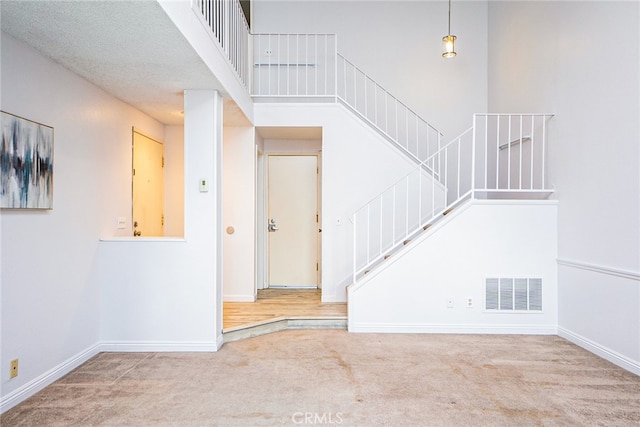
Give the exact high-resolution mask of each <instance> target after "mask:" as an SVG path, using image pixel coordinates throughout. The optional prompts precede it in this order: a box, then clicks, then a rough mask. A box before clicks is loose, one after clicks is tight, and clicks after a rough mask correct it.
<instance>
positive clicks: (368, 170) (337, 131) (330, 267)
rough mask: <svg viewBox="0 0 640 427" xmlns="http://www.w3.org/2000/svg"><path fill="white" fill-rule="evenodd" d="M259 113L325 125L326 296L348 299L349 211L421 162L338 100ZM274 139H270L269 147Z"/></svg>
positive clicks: (276, 122) (295, 123) (276, 120)
mask: <svg viewBox="0 0 640 427" xmlns="http://www.w3.org/2000/svg"><path fill="white" fill-rule="evenodd" d="M254 114H255V125H256V126H257V127H260V126H267V125H268V126H283V127H287V126H289V127H305V126H307V127H314V126H319V127H322V171H321V177H322V178H321V179H322V197H321V199H322V209H321V210H322V271H321V273H322V300H323V301H325V302H333V301H346V291H345V287H346V285H348V284H349V283H351V274H352V263H353V260H352V251H353V236H352V233H353V230H352V227H351V222H350V221H349V217H350V216H351V215H352V214H353V213H354V212H355V210H356V209H358V208H360V207H361V206H362V205H364V204H365V203H367V202H368V201H369V200H371V198H373V197H374V196H376V195H378V194H379V193H380V191H382V190H383V189H384V188H385V187H387V186H389V185H390V184H392V183H393V182H395V181H396V180H397V179H399V178H400V177H402V176H404V175H405V174H406V173H408V172H409V171H410V170H412V169H413V168H415V165H414V164H413V162H411V161H410V160H409V159H408V158H407V157H406V156H405V155H403V154H402V153H400V151H399V150H397V149H396V148H394V147H393V146H391V144H390V143H389V142H388V141H386V140H385V139H383V138H382V137H381V136H380V135H379V134H378V133H376V132H375V131H373V130H372V129H371V128H369V127H368V126H367V125H365V124H364V123H363V122H362V121H361V120H359V119H358V118H356V117H354V116H353V114H351V113H350V112H348V111H347V110H346V109H345V108H344V107H342V106H341V105H338V104H316V105H309V104H306V105H301V104H266V103H265V104H262V103H261V104H256V106H255V112H254ZM295 143H296V142H287V143H286V144H285V145H284V146H283V145H282V143H280V146H278V147H277V148H279V149H284V148H286V146H290V145H291V144H295ZM297 143H300V142H299V141H298V142H297ZM273 144H274V141H269V144H267V141H265V148H266V147H267V146H270V147H273ZM309 144H311V143H309ZM310 147H313V145H311V146H310ZM338 219H340V225H338V221H337V220H338Z"/></svg>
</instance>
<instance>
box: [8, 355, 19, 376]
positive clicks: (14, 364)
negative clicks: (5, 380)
mask: <svg viewBox="0 0 640 427" xmlns="http://www.w3.org/2000/svg"><path fill="white" fill-rule="evenodd" d="M17 376H18V359H13V360H12V361H11V365H10V366H9V379H11V378H15V377H17Z"/></svg>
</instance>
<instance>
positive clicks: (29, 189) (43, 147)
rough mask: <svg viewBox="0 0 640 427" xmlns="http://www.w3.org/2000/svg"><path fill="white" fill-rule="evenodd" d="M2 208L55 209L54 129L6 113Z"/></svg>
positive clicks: (0, 151) (1, 143)
mask: <svg viewBox="0 0 640 427" xmlns="http://www.w3.org/2000/svg"><path fill="white" fill-rule="evenodd" d="M1 131H2V135H1V137H2V139H1V140H0V208H18V209H52V207H53V128H52V127H50V126H45V125H42V124H40V123H36V122H32V121H31V120H27V119H23V118H22V117H18V116H14V115H13V114H9V113H5V112H4V111H3V112H2V129H1Z"/></svg>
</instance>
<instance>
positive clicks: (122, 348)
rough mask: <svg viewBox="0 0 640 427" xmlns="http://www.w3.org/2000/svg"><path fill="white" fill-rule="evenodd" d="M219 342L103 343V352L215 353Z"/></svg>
mask: <svg viewBox="0 0 640 427" xmlns="http://www.w3.org/2000/svg"><path fill="white" fill-rule="evenodd" d="M221 339H222V335H221V336H220V339H219V341H221ZM218 349H220V345H219V344H218V341H194V342H185V341H178V342H174V341H141V342H138V341H103V342H101V343H100V351H101V352H109V353H117V352H122V353H143V352H144V353H169V352H213V351H218Z"/></svg>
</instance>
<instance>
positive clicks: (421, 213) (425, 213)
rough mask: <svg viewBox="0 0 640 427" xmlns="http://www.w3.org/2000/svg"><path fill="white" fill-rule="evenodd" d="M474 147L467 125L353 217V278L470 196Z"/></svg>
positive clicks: (470, 130) (471, 134)
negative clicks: (461, 132)
mask: <svg viewBox="0 0 640 427" xmlns="http://www.w3.org/2000/svg"><path fill="white" fill-rule="evenodd" d="M472 148H473V133H472V129H469V130H467V131H466V132H465V133H463V134H462V135H460V136H459V137H458V138H456V139H454V140H453V141H451V142H449V143H448V144H447V145H445V146H443V147H442V148H440V150H438V151H437V152H435V153H434V154H432V155H431V156H430V157H429V158H427V159H426V160H425V161H424V162H422V163H421V164H420V165H418V166H417V167H416V168H414V169H413V170H412V171H411V172H409V173H408V174H407V175H406V176H404V177H403V178H401V179H400V180H398V181H397V182H395V183H394V184H392V185H391V186H390V187H388V188H387V189H386V190H384V191H383V192H382V193H381V194H380V195H379V196H377V197H375V198H374V199H373V200H371V201H370V202H369V203H367V204H365V205H364V206H363V207H361V208H360V209H358V210H357V211H356V212H355V213H354V214H353V215H352V216H351V221H352V222H353V251H354V252H353V253H354V257H353V279H354V283H355V281H356V280H357V278H358V277H360V276H361V275H362V274H364V273H365V272H366V271H368V270H369V269H370V268H371V267H372V266H373V265H375V264H376V263H378V262H381V261H382V260H383V259H384V258H385V257H386V256H391V255H392V254H393V253H394V252H395V251H397V250H398V249H399V248H401V247H402V246H403V245H404V244H406V243H407V241H408V240H411V239H412V238H413V237H414V236H415V235H416V234H419V233H420V232H422V231H424V227H425V226H426V225H428V224H430V223H431V222H433V220H434V219H435V218H437V217H439V216H440V215H442V214H443V213H444V212H445V211H446V209H448V208H449V207H450V206H454V205H455V204H457V203H458V202H460V201H461V200H463V199H464V198H465V197H468V196H469V194H470V192H471V188H472V186H471V173H470V171H471V158H472V156H471V152H472ZM433 171H438V173H434V172H433Z"/></svg>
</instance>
